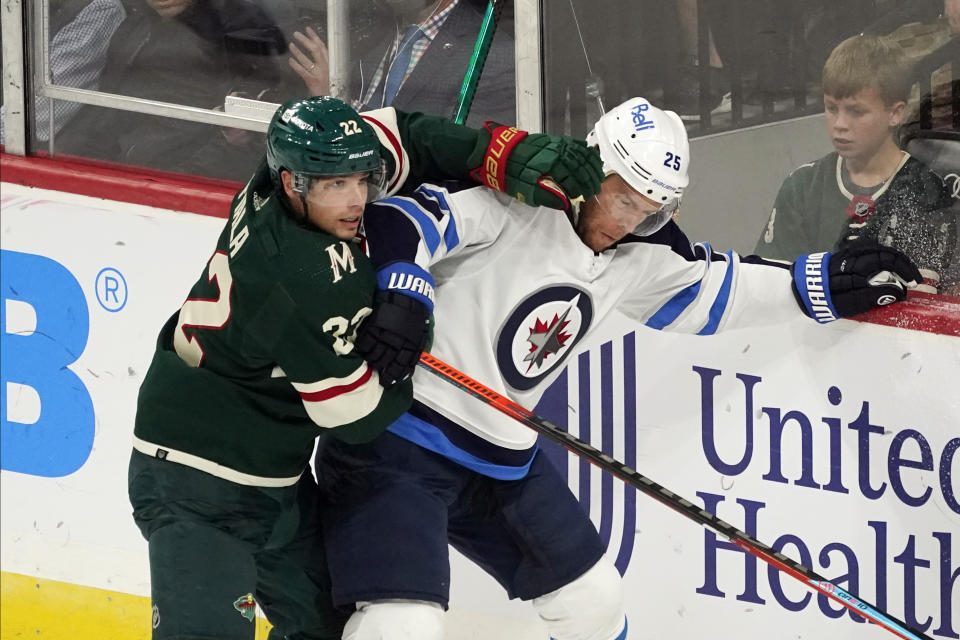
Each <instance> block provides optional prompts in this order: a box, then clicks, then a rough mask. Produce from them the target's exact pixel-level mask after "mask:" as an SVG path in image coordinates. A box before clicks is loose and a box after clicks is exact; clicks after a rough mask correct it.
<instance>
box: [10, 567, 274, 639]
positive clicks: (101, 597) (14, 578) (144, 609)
mask: <svg viewBox="0 0 960 640" xmlns="http://www.w3.org/2000/svg"><path fill="white" fill-rule="evenodd" d="M0 602H2V605H0V606H2V608H3V615H2V616H0V639H2V640H6V639H7V638H47V639H48V640H102V639H103V638H111V639H113V640H147V639H148V638H150V620H151V612H150V598H146V597H144V596H133V595H130V594H128V593H120V592H118V591H107V590H105V589H95V588H93V587H83V586H80V585H76V584H70V583H68V582H58V581H56V580H45V579H43V578H34V577H31V576H24V575H20V574H17V573H7V572H2V573H0ZM269 630H270V623H269V622H267V621H266V620H265V619H264V618H257V626H256V636H255V639H254V640H261V639H263V640H265V639H266V637H267V634H268V633H269Z"/></svg>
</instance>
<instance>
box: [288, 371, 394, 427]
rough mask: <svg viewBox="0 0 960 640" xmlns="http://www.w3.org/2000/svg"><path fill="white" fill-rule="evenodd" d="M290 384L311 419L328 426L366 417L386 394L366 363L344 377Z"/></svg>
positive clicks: (322, 425)
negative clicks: (298, 395)
mask: <svg viewBox="0 0 960 640" xmlns="http://www.w3.org/2000/svg"><path fill="white" fill-rule="evenodd" d="M291 384H293V388H294V389H296V390H297V392H298V393H299V394H300V399H301V400H302V401H303V406H304V408H306V410H307V414H308V415H309V416H310V419H311V420H313V421H314V422H315V423H316V424H317V426H320V427H324V428H327V429H332V428H333V427H339V426H341V425H345V424H349V423H351V422H354V421H356V420H360V419H361V418H364V417H366V416H367V415H369V414H370V413H371V412H373V410H374V409H376V408H377V405H378V404H380V398H381V396H383V387H382V386H381V385H380V377H379V375H377V372H376V371H374V370H373V369H371V368H370V367H369V365H367V363H366V362H364V363H363V364H361V365H360V366H359V367H357V369H356V370H355V371H354V372H353V373H351V374H350V375H347V376H345V377H343V378H324V379H323V380H318V381H316V382H291Z"/></svg>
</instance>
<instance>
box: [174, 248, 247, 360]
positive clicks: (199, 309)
mask: <svg viewBox="0 0 960 640" xmlns="http://www.w3.org/2000/svg"><path fill="white" fill-rule="evenodd" d="M207 279H208V280H209V282H210V283H211V284H215V286H216V287H217V297H216V298H190V299H188V300H187V301H186V302H184V303H183V306H182V307H180V317H179V318H178V319H179V322H178V323H177V328H176V330H175V331H174V334H173V348H174V349H175V350H176V352H177V355H178V356H180V358H181V359H182V360H183V361H184V362H186V363H187V364H188V365H190V366H191V367H199V366H200V364H201V363H202V362H203V347H201V346H200V341H199V340H197V336H195V335H192V336H188V335H187V331H186V330H187V327H193V328H196V329H222V328H223V327H224V325H226V324H227V321H228V320H229V319H230V290H231V289H232V288H233V274H232V273H230V261H229V259H228V258H227V254H226V253H224V252H222V251H217V252H216V253H214V254H213V257H212V258H210V264H209V265H208V267H207Z"/></svg>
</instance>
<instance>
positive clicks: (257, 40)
mask: <svg viewBox="0 0 960 640" xmlns="http://www.w3.org/2000/svg"><path fill="white" fill-rule="evenodd" d="M285 49H286V41H285V38H284V37H283V35H282V33H281V32H280V31H279V29H278V28H276V27H275V26H274V25H273V24H272V23H271V22H270V21H269V19H268V18H267V16H266V14H265V13H264V12H263V11H262V10H261V9H260V7H259V6H258V5H257V4H255V3H254V2H253V1H252V0H139V1H138V2H136V3H134V4H132V5H131V6H130V15H129V16H128V18H127V19H126V20H125V21H124V22H123V24H122V25H121V26H120V28H119V29H118V30H117V33H116V34H115V35H114V38H113V40H112V41H111V43H110V49H109V54H108V63H107V68H106V70H105V71H104V76H103V82H102V90H104V91H107V92H109V93H117V94H120V95H124V96H133V97H138V98H146V99H150V100H158V101H162V102H171V103H175V104H179V105H188V106H194V107H201V108H206V109H211V108H218V107H221V106H222V105H223V103H224V97H225V96H226V95H227V94H229V93H231V92H237V91H238V90H239V91H244V92H247V91H249V88H250V87H254V88H256V92H257V93H262V90H263V89H264V88H269V87H271V86H272V83H275V82H276V75H277V69H278V68H279V65H280V63H281V60H282V58H281V55H280V54H281V52H282V51H284V50H285ZM271 54H272V55H271ZM253 97H256V96H253ZM84 111H85V113H84V117H83V118H82V119H80V118H78V120H77V121H75V123H74V125H72V126H71V127H70V129H71V131H70V133H71V135H69V136H68V135H66V132H65V136H64V139H63V140H62V142H63V144H62V145H61V146H60V149H61V151H68V152H70V151H71V150H72V151H73V152H75V153H78V154H81V155H85V156H93V157H95V158H99V159H103V160H108V161H113V162H122V163H125V164H133V165H137V166H141V167H149V168H154V169H165V170H175V171H182V172H186V173H198V174H203V175H212V176H215V177H224V178H232V179H243V178H245V177H247V175H248V174H249V173H250V172H252V170H253V169H254V168H255V167H256V164H257V162H258V159H259V146H260V145H259V140H256V141H254V140H249V141H248V140H246V139H243V140H242V141H241V145H240V146H239V147H232V146H231V144H230V141H228V140H227V139H226V138H225V137H224V135H223V133H221V131H220V130H219V129H217V128H215V127H212V126H210V125H205V124H201V123H197V122H189V121H186V120H175V119H160V118H157V117H155V116H149V115H145V114H139V113H135V112H131V111H117V112H110V114H109V116H106V115H105V113H104V111H103V110H102V109H101V108H97V107H93V108H86V109H84Z"/></svg>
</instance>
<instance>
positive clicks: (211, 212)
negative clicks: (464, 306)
mask: <svg viewBox="0 0 960 640" xmlns="http://www.w3.org/2000/svg"><path fill="white" fill-rule="evenodd" d="M0 180H2V181H4V182H12V183H15V184H22V185H26V186H30V187H40V188H43V189H51V190H53V191H66V192H68V193H77V194H80V195H85V196H93V197H96V198H105V199H108V200H117V201H119V202H131V203H134V204H145V205H150V206H153V207H158V208H161V209H172V210H174V211H187V212H190V213H198V214H201V215H206V216H215V217H218V218H226V217H227V216H228V214H229V210H230V201H231V200H232V199H233V195H234V194H235V193H236V192H237V190H239V189H240V187H241V186H243V185H242V184H241V183H239V182H229V181H226V180H215V179H212V178H199V177H194V176H187V175H182V174H176V173H167V172H163V171H151V170H147V169H133V168H129V167H124V166H122V165H113V164H107V163H102V162H94V161H88V160H83V159H80V158H64V157H58V158H56V159H54V158H45V157H38V156H33V157H29V158H24V157H21V156H14V155H10V154H6V153H0ZM857 320H860V321H862V322H870V323H873V324H882V325H886V326H891V327H899V328H903V329H913V330H915V331H927V332H930V333H938V334H942V335H948V336H960V298H957V297H951V296H940V295H932V294H928V293H915V292H911V293H910V295H909V297H908V299H907V301H906V302H903V303H900V304H895V305H892V306H889V307H884V308H880V309H874V310H873V311H870V312H869V313H865V314H863V315H861V316H859V317H858V318H857Z"/></svg>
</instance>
